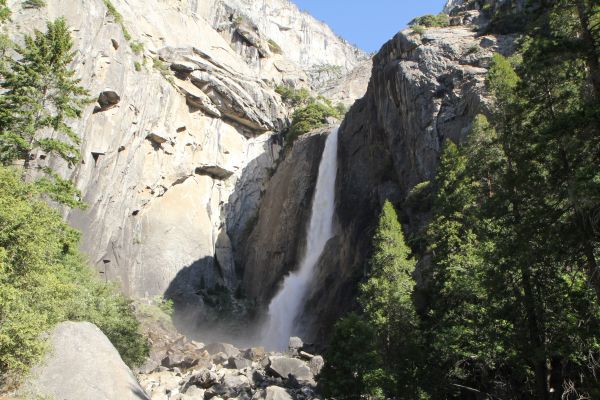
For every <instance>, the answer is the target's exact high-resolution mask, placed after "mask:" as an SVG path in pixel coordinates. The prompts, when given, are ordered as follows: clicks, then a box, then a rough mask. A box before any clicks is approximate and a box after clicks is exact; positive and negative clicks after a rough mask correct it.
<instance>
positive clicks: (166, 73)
mask: <svg viewBox="0 0 600 400" xmlns="http://www.w3.org/2000/svg"><path fill="white" fill-rule="evenodd" d="M152 67H153V68H154V69H155V70H157V71H158V72H160V74H161V75H162V76H163V78H165V79H166V80H167V82H169V83H170V84H171V85H174V84H175V81H174V79H173V72H172V71H171V69H170V68H169V66H168V65H167V64H165V63H164V62H163V61H162V60H160V59H158V58H155V59H153V60H152Z"/></svg>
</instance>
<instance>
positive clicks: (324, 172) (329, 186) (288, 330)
mask: <svg viewBox="0 0 600 400" xmlns="http://www.w3.org/2000/svg"><path fill="white" fill-rule="evenodd" d="M337 136H338V130H337V128H335V129H333V130H332V131H331V133H330V134H329V136H328V137H327V140H326V142H325V149H324V150H323V155H322V157H321V162H320V165H319V175H318V177H317V186H316V189H315V195H314V198H313V203H312V212H311V217H310V223H309V225H308V232H307V236H306V252H305V254H304V256H303V258H302V262H301V263H300V268H299V269H298V270H297V271H296V272H294V273H292V274H290V275H288V276H286V277H285V279H284V281H283V286H282V288H281V290H280V291H279V293H277V295H276V296H275V297H274V298H273V300H272V301H271V304H269V312H268V319H267V321H266V324H265V326H264V327H263V330H262V336H263V344H264V346H265V347H267V348H269V349H273V350H284V349H286V348H287V345H288V339H289V337H290V336H293V335H297V334H298V333H297V327H296V325H295V320H296V318H297V317H298V314H299V313H300V311H301V310H302V306H303V305H304V298H305V295H306V292H307V289H308V287H309V285H310V284H311V282H312V277H313V273H314V269H315V266H316V265H317V262H318V261H319V258H320V256H321V253H322V252H323V249H324V248H325V244H326V243H327V241H328V240H329V239H330V238H331V237H332V236H333V229H332V222H333V211H334V202H335V201H334V200H335V198H334V197H335V177H336V174H337Z"/></svg>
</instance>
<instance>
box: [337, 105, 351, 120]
mask: <svg viewBox="0 0 600 400" xmlns="http://www.w3.org/2000/svg"><path fill="white" fill-rule="evenodd" d="M335 110H336V111H337V113H338V115H339V116H340V117H343V116H344V115H346V114H347V113H348V107H346V106H345V105H344V103H337V104H336V105H335Z"/></svg>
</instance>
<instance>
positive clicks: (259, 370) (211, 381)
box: [138, 337, 324, 400]
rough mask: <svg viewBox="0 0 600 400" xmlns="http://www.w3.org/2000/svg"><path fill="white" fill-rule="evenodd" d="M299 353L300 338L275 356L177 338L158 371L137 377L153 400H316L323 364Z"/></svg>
mask: <svg viewBox="0 0 600 400" xmlns="http://www.w3.org/2000/svg"><path fill="white" fill-rule="evenodd" d="M302 347H303V343H302V341H301V340H300V339H299V338H290V345H289V348H288V351H287V352H285V353H275V352H266V351H265V349H264V348H262V347H252V348H248V349H238V348H236V347H234V346H232V345H230V344H227V343H211V344H207V345H204V344H202V343H198V342H194V341H189V340H187V339H186V338H185V337H178V338H175V340H172V341H170V342H166V347H165V349H166V351H165V353H164V357H163V358H162V359H161V360H160V365H159V366H158V367H156V368H153V369H151V370H147V371H143V372H140V373H139V374H138V377H139V380H140V385H141V386H142V387H143V388H144V390H145V391H146V393H148V395H149V396H150V397H151V398H152V400H196V399H197V400H203V399H214V400H219V399H238V400H242V399H248V400H249V399H255V400H258V399H266V400H291V399H300V400H305V399H306V400H309V399H317V398H319V396H318V395H317V393H316V382H315V376H316V375H317V374H318V373H319V372H320V370H321V368H322V367H323V365H324V362H323V358H322V357H321V356H318V355H313V354H310V353H307V352H305V351H303V350H302Z"/></svg>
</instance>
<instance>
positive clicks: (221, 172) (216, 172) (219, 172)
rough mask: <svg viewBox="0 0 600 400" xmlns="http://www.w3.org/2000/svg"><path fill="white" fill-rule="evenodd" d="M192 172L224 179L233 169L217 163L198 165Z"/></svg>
mask: <svg viewBox="0 0 600 400" xmlns="http://www.w3.org/2000/svg"><path fill="white" fill-rule="evenodd" d="M194 172H195V173H196V174H197V175H208V176H210V177H211V178H213V179H216V180H220V181H224V180H226V179H227V178H229V177H231V176H232V175H233V171H229V170H226V169H225V168H223V167H221V166H219V165H206V164H205V165H200V166H199V167H197V168H196V170H195V171H194Z"/></svg>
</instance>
